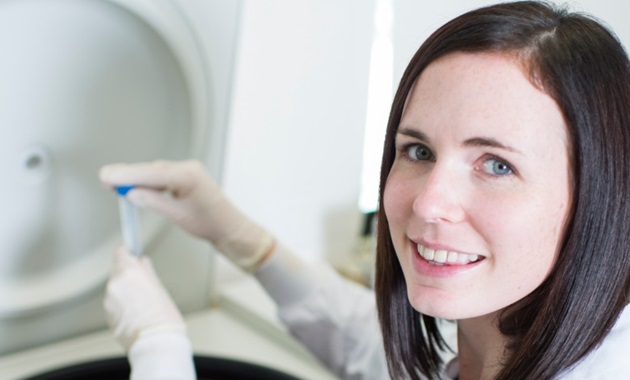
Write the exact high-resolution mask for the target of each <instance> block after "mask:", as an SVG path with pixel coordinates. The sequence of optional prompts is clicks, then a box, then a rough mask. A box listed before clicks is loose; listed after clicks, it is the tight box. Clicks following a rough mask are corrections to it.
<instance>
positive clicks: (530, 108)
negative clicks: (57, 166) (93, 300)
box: [101, 2, 630, 380]
mask: <svg viewBox="0 0 630 380" xmlns="http://www.w3.org/2000/svg"><path fill="white" fill-rule="evenodd" d="M628 109H630V65H629V63H628V59H627V57H626V55H625V52H624V51H623V48H622V47H621V45H620V44H619V42H618V41H617V40H616V38H615V37H614V35H612V33H610V32H609V31H607V30H606V29H605V28H603V27H602V26H601V25H600V24H599V23H597V22H596V21H594V20H592V19H590V18H588V17H586V16H583V15H579V14H572V13H568V12H566V11H564V10H562V9H560V10H556V9H554V8H553V7H552V6H549V5H546V4H543V3H539V2H516V3H506V4H499V5H495V6H490V7H485V8H481V9H478V10H475V11H472V12H469V13H466V14H464V15H462V16H460V17H458V18H456V19H454V20H452V21H450V22H449V23H447V24H446V25H444V26H443V27H441V28H440V29H439V30H437V31H436V32H435V33H433V34H432V36H431V37H430V38H429V39H428V40H427V41H426V42H425V43H424V44H423V45H422V46H421V47H420V49H419V50H418V52H417V53H416V55H415V56H414V57H413V59H412V60H411V62H410V64H409V66H408V68H407V70H406V72H405V73H404V75H403V78H402V80H401V83H400V86H399V89H398V92H397V94H396V96H395V99H394V102H393V106H392V112H391V115H390V120H389V124H388V130H387V134H386V139H385V149H384V155H383V163H382V170H381V197H380V207H379V212H378V220H379V223H378V246H377V263H376V284H375V289H376V292H375V293H376V303H377V309H378V319H379V321H380V328H381V332H382V340H381V337H380V336H377V335H376V332H375V329H376V327H375V326H376V319H375V314H374V312H373V310H374V309H373V308H374V303H373V300H372V299H371V296H370V294H369V293H368V292H367V291H366V290H365V289H360V288H358V287H354V286H352V285H350V284H348V283H346V282H344V281H343V280H341V279H339V278H338V277H336V276H335V275H334V274H332V273H325V274H322V273H319V272H317V271H316V270H314V269H311V268H308V267H306V266H305V265H303V264H302V263H300V262H299V261H298V260H297V259H296V258H295V257H294V256H293V255H291V253H290V252H288V251H287V250H286V249H284V248H283V247H282V246H281V245H279V244H276V243H275V241H274V239H273V238H271V237H270V235H269V234H268V233H267V232H266V231H265V230H264V229H262V228H260V227H259V226H257V225H256V224H255V223H253V222H251V221H249V220H248V219H247V218H246V217H245V216H243V215H242V214H240V213H239V212H238V211H237V210H235V209H234V208H233V207H232V206H231V205H230V203H229V202H228V201H227V200H226V199H225V198H224V197H223V196H222V195H221V194H220V192H219V190H218V189H217V188H216V186H215V185H214V184H213V183H212V181H211V180H210V179H209V178H207V176H205V174H204V172H203V169H202V168H201V166H200V165H199V164H197V163H191V162H185V163H166V162H162V163H152V164H136V165H118V166H110V167H106V168H104V169H103V171H102V173H101V179H102V180H103V182H104V183H106V184H108V185H116V184H122V183H134V184H137V185H139V186H141V187H145V188H140V189H138V190H134V191H132V192H131V193H130V197H131V198H132V200H134V201H135V202H137V203H138V204H140V205H143V206H146V207H149V208H153V209H155V210H157V211H158V212H161V213H163V214H164V215H167V216H169V217H170V218H171V219H172V220H174V221H175V222H176V223H178V224H179V225H181V226H183V227H184V228H185V229H187V230H188V231H190V232H192V233H194V234H196V235H198V236H202V237H204V238H206V239H208V240H209V241H210V242H212V243H213V244H215V246H217V248H218V249H219V250H220V251H221V252H223V253H224V254H225V255H226V256H227V257H228V258H231V259H232V260H233V261H234V262H235V263H237V264H238V265H240V266H241V267H242V268H244V269H246V270H248V271H250V272H252V273H254V275H255V276H256V277H257V278H258V279H259V281H260V282H261V284H262V285H263V286H264V287H265V289H267V291H268V292H269V293H270V295H271V296H272V298H274V300H275V301H276V302H277V303H278V306H279V313H280V317H281V319H282V320H283V321H284V322H285V323H286V324H287V326H288V327H289V329H290V330H291V331H292V332H293V333H294V335H295V336H296V337H297V338H298V339H300V340H301V341H302V342H304V344H305V345H306V346H307V347H308V348H309V349H311V350H312V351H313V353H314V354H315V355H317V356H318V357H319V358H320V359H321V360H322V361H323V362H324V363H325V364H326V365H328V366H329V367H330V368H331V369H332V370H333V371H334V372H335V373H337V374H339V375H340V377H342V378H345V379H350V378H353V379H354V378H357V379H358V378H361V379H383V378H386V377H387V374H386V370H385V365H383V359H382V358H383V353H382V352H381V350H382V348H383V347H384V351H385V357H386V363H387V364H386V366H387V371H388V372H389V376H391V378H395V379H438V378H444V377H446V378H451V379H454V378H458V379H460V380H465V379H511V380H513V379H557V378H558V379H559V378H562V379H598V378H599V379H618V378H626V377H629V376H630V364H628V363H627V360H626V359H625V358H624V357H623V355H622V353H623V351H624V350H625V349H626V347H628V346H630V310H628V308H627V307H626V306H627V304H628V301H629V295H630V257H629V255H630V253H629V252H628V249H627V248H626V247H628V246H629V244H628V243H629V242H628V241H627V240H628V239H629V237H628V236H630V234H629V232H630V208H629V207H630V206H628V204H627V201H626V199H625V197H624V196H623V194H624V191H625V189H627V188H630V171H629V170H628V169H626V167H627V166H626V164H625V163H627V162H630V115H628ZM151 188H153V189H171V190H172V191H174V195H175V197H174V198H166V197H163V196H161V195H160V194H159V192H158V191H156V190H153V189H151ZM134 193H135V194H134ZM121 256H122V257H123V259H122V261H121V262H126V263H123V264H122V265H120V266H119V271H118V272H117V273H116V274H114V275H113V277H112V280H111V281H110V290H109V291H108V294H107V298H106V304H107V305H106V308H107V309H108V312H109V315H110V317H111V320H112V325H113V326H114V328H115V330H116V329H117V330H116V331H119V332H120V331H121V330H124V329H120V328H118V327H119V326H134V327H133V328H132V329H128V331H129V332H128V333H127V334H120V333H118V334H117V335H118V336H119V338H121V339H122V340H123V341H127V342H128V343H127V344H128V346H129V347H131V349H132V350H133V349H134V346H137V345H141V344H142V343H143V339H144V340H145V341H146V339H148V338H150V337H152V338H153V339H156V337H159V336H160V334H159V333H155V334H151V333H150V332H152V331H153V332H155V331H162V332H163V331H164V330H167V331H169V332H172V331H173V330H177V329H180V331H181V326H182V322H181V317H180V316H179V315H178V313H177V312H176V309H175V308H174V306H173V305H172V302H171V301H170V300H169V299H168V296H165V292H164V291H163V290H160V288H159V281H157V278H155V277H152V276H153V274H152V272H151V271H150V270H147V271H145V272H146V275H139V276H137V278H146V279H149V278H152V279H153V280H151V281H145V280H138V279H137V280H136V281H125V280H124V279H125V278H127V279H128V278H130V277H133V276H130V275H128V274H130V273H131V274H133V273H135V274H137V273H144V272H143V269H139V268H145V267H143V265H144V264H142V263H140V262H137V261H134V260H133V259H131V260H128V258H126V256H124V254H123V255H121ZM124 273H127V275H123V274H124ZM322 276H327V279H326V280H322ZM142 283H151V284H152V285H149V286H145V287H142V286H138V285H137V284H142ZM121 284H124V286H122V285H121ZM134 284H136V285H134ZM288 284H290V285H291V286H287V285H288ZM116 289H135V290H134V291H137V292H138V293H142V291H149V290H146V289H151V290H150V292H154V293H155V294H156V297H154V299H155V300H157V301H156V302H155V304H159V305H166V306H165V309H168V310H169V311H168V312H166V313H162V314H164V315H165V316H168V315H170V316H171V317H169V318H166V317H165V318H163V319H162V320H160V321H157V322H156V321H152V322H151V323H144V322H140V323H130V322H129V321H135V320H136V317H135V315H136V313H135V312H134V311H133V307H134V305H133V302H129V299H128V298H129V297H130V296H129V295H128V294H126V293H125V292H123V291H116ZM142 289H145V290H142ZM132 293H133V292H132ZM349 300H350V302H348V301H349ZM169 302H170V304H169ZM136 307H137V306H136ZM138 312H139V311H138ZM442 320H456V323H457V338H458V339H457V347H452V348H453V349H456V351H457V358H456V359H454V360H452V361H450V362H449V363H447V364H446V365H445V361H446V360H445V359H447V358H448V356H449V347H447V344H446V342H445V341H444V339H442V336H441V333H440V329H441V327H442V326H443V325H444V323H448V322H440V321H442ZM357 321H362V322H357ZM167 326H176V328H174V329H168V328H166V327H167ZM324 326H325V327H324ZM370 331H374V332H373V333H372V334H370V333H369V332H370ZM179 334H180V336H182V335H181V333H179ZM138 335H140V336H144V338H140V339H136V337H137V336H138ZM125 336H126V337H127V338H129V337H131V338H132V339H125ZM131 342H132V343H131ZM184 356H185V355H184ZM150 360H151V355H145V356H144V359H143V361H144V362H145V363H146V362H148V361H150ZM131 361H132V366H133V367H134V371H135V368H137V367H139V366H140V365H139V364H138V365H136V363H134V360H133V358H132V360H131Z"/></svg>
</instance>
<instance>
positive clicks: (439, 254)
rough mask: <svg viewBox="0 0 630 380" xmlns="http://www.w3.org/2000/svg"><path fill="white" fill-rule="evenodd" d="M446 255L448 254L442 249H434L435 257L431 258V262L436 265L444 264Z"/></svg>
mask: <svg viewBox="0 0 630 380" xmlns="http://www.w3.org/2000/svg"><path fill="white" fill-rule="evenodd" d="M447 254H448V252H447V251H445V250H443V249H436V250H435V257H434V258H433V260H434V261H437V262H438V263H445V262H446V257H447Z"/></svg>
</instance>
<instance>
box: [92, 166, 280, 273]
mask: <svg viewBox="0 0 630 380" xmlns="http://www.w3.org/2000/svg"><path fill="white" fill-rule="evenodd" d="M100 179H101V181H102V182H103V183H104V184H105V185H107V186H110V187H113V186H119V185H134V186H136V188H134V189H133V190H131V191H130V192H129V193H127V197H129V199H130V200H131V201H132V202H133V203H134V204H136V205H138V206H140V207H146V208H149V209H152V210H154V211H156V212H158V213H160V214H162V215H163V216H165V217H166V218H168V219H170V220H171V221H173V222H174V223H175V224H177V225H179V226H180V227H182V228H183V229H185V230H186V231H188V232H190V233H191V234H193V235H196V236H198V237H201V238H204V239H207V240H208V241H209V242H210V243H212V244H213V245H214V246H215V247H216V248H217V249H218V250H219V251H221V252H222V253H223V254H224V255H225V256H226V257H227V258H228V259H230V260H231V261H233V262H234V263H235V264H236V265H238V266H239V267H241V268H242V269H244V270H245V271H249V272H253V271H255V270H256V269H257V268H258V266H259V265H260V264H261V263H262V261H264V259H265V258H266V257H267V256H268V255H269V254H270V253H271V251H272V250H273V247H274V244H275V242H274V239H273V237H272V236H271V235H270V234H269V233H268V232H267V231H266V230H265V229H263V228H261V227H260V226H259V225H257V224H256V223H254V222H252V221H251V220H250V219H249V218H247V217H246V216H245V215H244V214H242V213H241V212H240V211H239V210H238V209H236V207H234V205H232V203H231V202H230V201H229V200H228V199H227V198H226V197H225V195H224V194H223V193H222V192H221V190H220V189H219V187H218V186H217V185H216V183H215V182H214V181H213V180H212V178H210V176H209V175H208V174H207V172H206V170H205V168H204V167H203V165H202V164H201V163H200V162H199V161H194V160H191V161H181V162H173V161H154V162H149V163H137V164H115V165H107V166H104V167H103V168H101V171H100Z"/></svg>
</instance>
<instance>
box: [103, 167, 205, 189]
mask: <svg viewBox="0 0 630 380" xmlns="http://www.w3.org/2000/svg"><path fill="white" fill-rule="evenodd" d="M203 173H205V170H204V169H203V166H202V165H201V163H199V162H197V161H193V160H191V161H182V162H176V161H165V160H158V161H152V162H143V163H133V164H111V165H105V166H103V167H102V168H101V170H100V172H99V178H100V180H101V182H103V184H105V185H107V186H110V187H112V186H116V185H127V184H132V185H136V186H139V187H150V188H154V189H158V190H169V191H171V192H173V193H174V194H179V193H181V192H184V193H185V192H186V191H190V189H191V188H192V187H193V186H194V183H195V180H196V179H195V177H196V176H198V175H199V174H203Z"/></svg>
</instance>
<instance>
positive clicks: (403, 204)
mask: <svg viewBox="0 0 630 380" xmlns="http://www.w3.org/2000/svg"><path fill="white" fill-rule="evenodd" d="M411 188H412V187H411V186H410V184H409V183H406V184H405V181H402V180H401V179H400V178H399V176H398V175H396V173H395V172H394V171H392V172H391V173H390V175H389V177H388V178H387V182H386V184H385V191H384V194H383V207H384V208H385V215H386V216H387V220H388V222H389V225H390V229H391V230H392V232H394V231H395V230H397V229H398V228H399V227H400V223H403V222H404V221H405V220H407V218H408V217H409V214H410V212H411V211H412V205H413V194H412V192H411Z"/></svg>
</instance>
